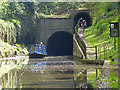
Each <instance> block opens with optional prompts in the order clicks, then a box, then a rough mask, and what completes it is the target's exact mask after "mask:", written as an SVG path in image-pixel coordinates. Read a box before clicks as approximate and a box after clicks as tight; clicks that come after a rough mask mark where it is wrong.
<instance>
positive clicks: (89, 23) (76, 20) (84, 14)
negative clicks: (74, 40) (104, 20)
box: [74, 12, 92, 27]
mask: <svg viewBox="0 0 120 90" xmlns="http://www.w3.org/2000/svg"><path fill="white" fill-rule="evenodd" d="M80 18H83V19H84V20H85V21H86V22H87V27H89V26H91V25H92V20H91V17H90V15H89V14H88V13H83V12H82V13H81V12H80V13H78V14H76V15H75V17H74V26H76V24H77V23H78V20H79V19H80ZM83 19H82V20H83ZM82 20H81V21H82Z"/></svg>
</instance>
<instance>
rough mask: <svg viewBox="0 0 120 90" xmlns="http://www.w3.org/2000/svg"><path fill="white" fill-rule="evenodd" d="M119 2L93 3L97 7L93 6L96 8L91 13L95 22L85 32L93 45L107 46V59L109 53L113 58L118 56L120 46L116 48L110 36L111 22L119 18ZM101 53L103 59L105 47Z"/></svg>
mask: <svg viewBox="0 0 120 90" xmlns="http://www.w3.org/2000/svg"><path fill="white" fill-rule="evenodd" d="M117 4H118V3H113V2H110V3H107V2H106V3H102V2H101V3H92V5H93V6H94V7H95V8H94V7H93V6H91V7H92V8H94V11H93V13H91V16H94V17H93V24H92V26H91V27H89V28H87V30H86V31H85V33H84V36H85V38H86V40H87V42H88V43H90V44H91V46H95V45H97V46H98V47H99V46H101V45H102V44H103V45H106V46H107V50H108V51H107V59H109V57H108V55H109V56H110V55H111V56H113V58H118V54H117V52H118V48H117V49H116V50H114V48H113V45H114V40H113V38H112V37H110V36H109V23H110V22H118V19H119V18H118V14H117V8H118V5H117ZM95 11H96V12H95ZM98 15H99V16H98ZM119 23H120V21H119ZM117 40H118V38H117ZM116 45H117V46H118V42H117V43H116ZM101 55H102V59H103V58H104V52H103V49H102V53H101Z"/></svg>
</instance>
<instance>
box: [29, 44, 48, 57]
mask: <svg viewBox="0 0 120 90" xmlns="http://www.w3.org/2000/svg"><path fill="white" fill-rule="evenodd" d="M28 55H29V58H43V57H45V56H47V53H46V49H45V46H44V45H40V44H36V45H31V47H30V52H29V53H28Z"/></svg>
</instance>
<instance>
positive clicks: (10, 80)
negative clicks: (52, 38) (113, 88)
mask: <svg viewBox="0 0 120 90" xmlns="http://www.w3.org/2000/svg"><path fill="white" fill-rule="evenodd" d="M96 68H97V69H98V68H101V66H98V65H97V67H96V65H85V64H84V65H83V64H82V63H80V62H79V63H78V62H77V61H74V60H73V57H72V56H64V57H63V56H62V57H61V56H58V57H46V58H43V59H30V60H29V62H28V64H27V65H24V66H23V67H22V68H21V69H19V70H17V69H14V70H11V71H10V72H9V73H6V74H5V75H4V76H3V77H2V88H76V87H77V88H81V87H83V86H85V85H86V84H87V83H88V79H87V77H88V75H89V74H90V73H91V72H94V71H95V70H96Z"/></svg>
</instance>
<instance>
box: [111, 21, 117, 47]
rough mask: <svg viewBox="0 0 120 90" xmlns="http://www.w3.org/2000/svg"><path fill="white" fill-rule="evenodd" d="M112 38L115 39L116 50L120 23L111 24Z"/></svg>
mask: <svg viewBox="0 0 120 90" xmlns="http://www.w3.org/2000/svg"><path fill="white" fill-rule="evenodd" d="M110 37H114V48H115V49H116V37H119V23H118V22H111V23H110Z"/></svg>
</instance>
